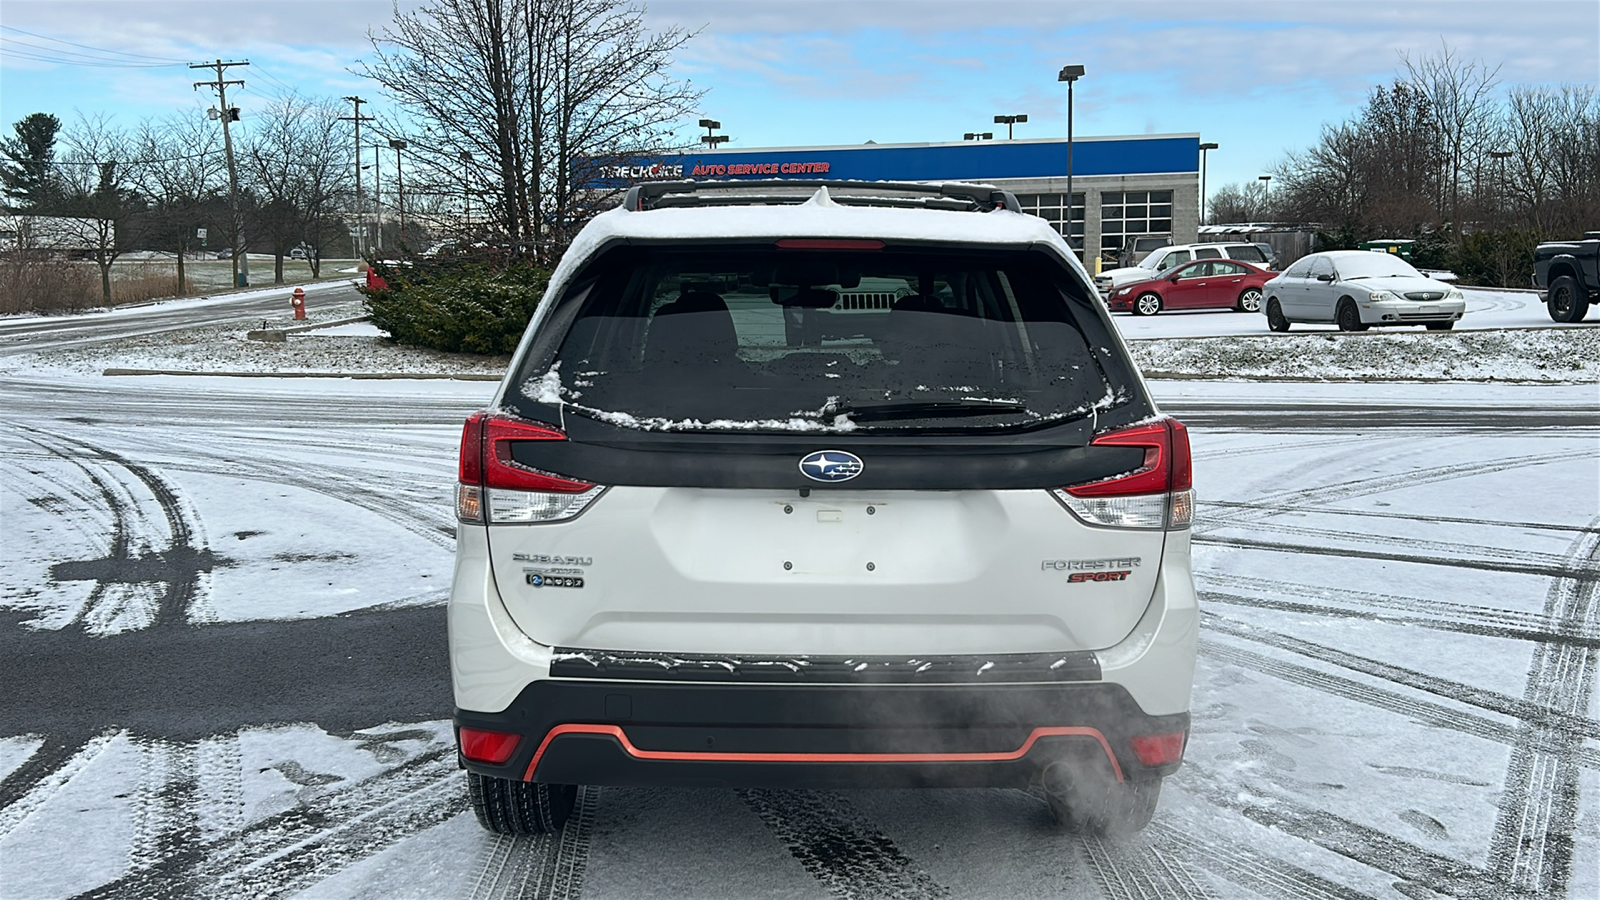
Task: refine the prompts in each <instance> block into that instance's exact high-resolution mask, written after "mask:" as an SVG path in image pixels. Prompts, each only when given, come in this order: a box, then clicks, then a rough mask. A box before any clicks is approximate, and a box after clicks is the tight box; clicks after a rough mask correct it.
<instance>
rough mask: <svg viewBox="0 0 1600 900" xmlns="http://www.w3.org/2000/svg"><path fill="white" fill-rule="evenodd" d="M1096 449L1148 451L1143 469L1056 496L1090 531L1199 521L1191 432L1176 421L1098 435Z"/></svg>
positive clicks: (1180, 525) (1063, 490) (1164, 420)
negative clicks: (1094, 527)
mask: <svg viewBox="0 0 1600 900" xmlns="http://www.w3.org/2000/svg"><path fill="white" fill-rule="evenodd" d="M1089 445H1090V446H1093V447H1142V448H1144V459H1143V461H1141V463H1140V464H1139V467H1138V468H1137V469H1134V470H1133V471H1131V472H1125V473H1123V474H1121V475H1117V476H1115V477H1112V478H1105V479H1101V480H1099V481H1091V482H1088V483H1087V484H1077V485H1072V486H1070V487H1066V488H1061V489H1058V490H1055V491H1052V492H1051V493H1053V494H1055V495H1056V499H1058V500H1060V501H1061V502H1062V503H1063V504H1064V505H1065V506H1066V507H1067V509H1069V510H1071V511H1072V513H1073V514H1074V515H1076V516H1077V517H1078V518H1080V519H1082V520H1083V521H1084V522H1085V523H1087V524H1089V525H1102V526H1107V527H1113V528H1169V529H1172V528H1188V527H1189V525H1190V524H1191V523H1192V522H1193V520H1194V491H1193V487H1194V461H1193V458H1192V457H1191V455H1190V451H1189V430H1188V429H1187V428H1185V427H1184V426H1183V423H1181V422H1179V421H1177V420H1176V419H1168V418H1162V419H1157V420H1156V421H1154V422H1145V423H1142V424H1139V425H1130V426H1128V427H1127V428H1119V429H1116V430H1115V431H1108V432H1106V433H1105V434H1101V435H1097V436H1096V437H1095V438H1094V439H1093V440H1091V441H1090V442H1089Z"/></svg>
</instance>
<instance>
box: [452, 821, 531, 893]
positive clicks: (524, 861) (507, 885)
mask: <svg viewBox="0 0 1600 900" xmlns="http://www.w3.org/2000/svg"><path fill="white" fill-rule="evenodd" d="M551 843H552V841H551V839H550V835H548V834H540V835H530V836H516V837H513V836H511V835H508V834H491V835H489V843H488V844H487V845H486V846H485V847H484V849H483V852H482V853H480V854H479V857H480V861H479V863H478V867H477V868H478V877H477V878H476V879H475V880H474V881H473V883H472V890H471V891H470V892H468V893H467V894H466V895H465V900H518V898H521V897H531V896H537V894H535V893H534V892H533V890H532V885H533V883H534V882H535V880H536V879H537V876H538V874H539V863H541V862H543V860H544V856H545V853H546V849H547V845H549V844H551Z"/></svg>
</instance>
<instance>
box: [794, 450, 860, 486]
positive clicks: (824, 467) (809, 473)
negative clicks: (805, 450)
mask: <svg viewBox="0 0 1600 900" xmlns="http://www.w3.org/2000/svg"><path fill="white" fill-rule="evenodd" d="M862 467H863V465H862V462H861V457H859V456H857V455H855V454H854V453H846V452H844V451H843V450H818V451H817V452H815V453H811V454H807V455H806V457H805V458H804V459H802V460H800V474H802V475H804V476H806V477H807V478H809V479H811V480H812V481H827V482H836V481H849V480H850V479H852V478H854V477H856V476H857V475H860V474H861V469H862Z"/></svg>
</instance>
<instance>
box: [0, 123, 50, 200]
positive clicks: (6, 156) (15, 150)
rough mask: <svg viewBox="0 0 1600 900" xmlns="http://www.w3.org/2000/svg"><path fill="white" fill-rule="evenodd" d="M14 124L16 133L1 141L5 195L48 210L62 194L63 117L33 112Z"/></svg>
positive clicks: (0, 182) (0, 174)
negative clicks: (58, 168) (58, 172)
mask: <svg viewBox="0 0 1600 900" xmlns="http://www.w3.org/2000/svg"><path fill="white" fill-rule="evenodd" d="M11 127H12V129H13V130H14V131H16V137H13V138H9V139H7V140H4V141H0V185H3V186H4V190H5V196H6V199H7V201H8V202H10V203H11V204H14V205H15V206H16V207H17V208H18V209H22V210H29V211H40V212H44V211H48V209H49V207H50V205H51V204H52V203H53V202H54V201H55V200H56V199H57V197H58V196H59V191H58V190H57V185H56V179H55V154H56V135H57V134H58V133H59V132H60V131H61V120H60V119H58V118H56V117H55V116H52V115H50V114H49V113H34V114H32V115H30V116H27V117H26V118H23V119H21V120H20V121H18V122H16V123H15V124H13V125H12V126H11Z"/></svg>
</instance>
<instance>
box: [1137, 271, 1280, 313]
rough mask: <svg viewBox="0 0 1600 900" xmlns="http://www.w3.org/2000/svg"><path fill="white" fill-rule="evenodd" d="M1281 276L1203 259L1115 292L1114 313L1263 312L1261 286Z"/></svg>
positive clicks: (1275, 273) (1271, 272)
mask: <svg viewBox="0 0 1600 900" xmlns="http://www.w3.org/2000/svg"><path fill="white" fill-rule="evenodd" d="M1277 275H1278V273H1277V272H1273V271H1270V270H1268V269H1263V268H1261V267H1259V266H1252V265H1251V264H1249V263H1244V262H1239V261H1238V260H1235V259H1199V260H1195V261H1194V262H1192V263H1188V264H1186V265H1182V266H1178V267H1177V268H1176V269H1173V270H1172V271H1170V272H1167V273H1166V274H1164V275H1162V276H1161V277H1160V278H1152V279H1150V280H1149V281H1136V282H1134V283H1132V284H1125V285H1123V286H1122V287H1119V288H1117V289H1115V290H1113V291H1112V292H1111V296H1110V297H1109V298H1108V299H1107V300H1106V305H1107V306H1108V307H1110V309H1111V311H1112V312H1119V311H1124V312H1132V313H1133V314H1134V315H1136V316H1153V315H1155V314H1156V313H1158V312H1161V311H1162V310H1167V309H1236V310H1239V311H1240V312H1260V311H1261V286H1262V285H1264V284H1266V283H1267V282H1268V281H1270V280H1271V279H1273V278H1275V277H1277Z"/></svg>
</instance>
